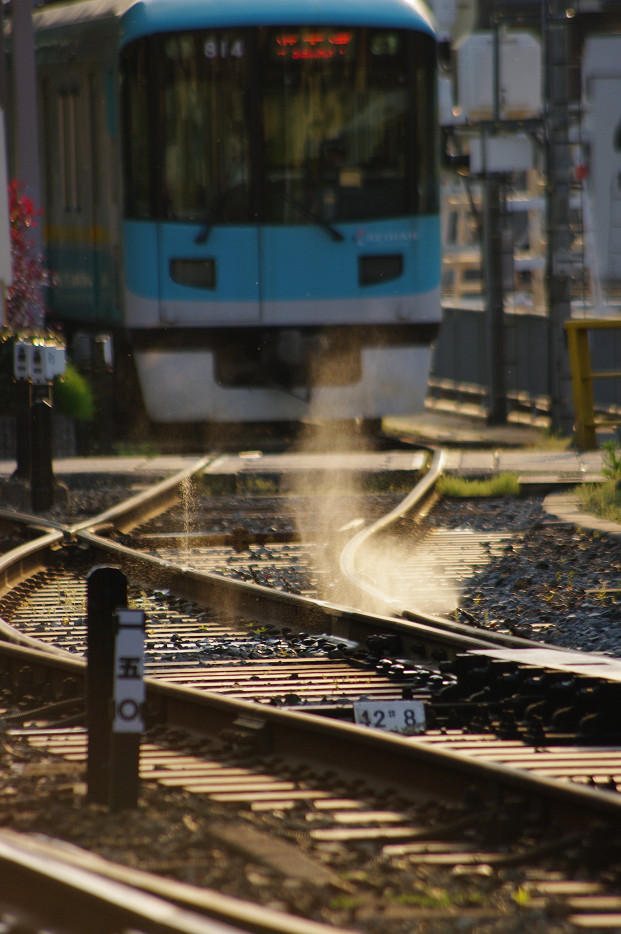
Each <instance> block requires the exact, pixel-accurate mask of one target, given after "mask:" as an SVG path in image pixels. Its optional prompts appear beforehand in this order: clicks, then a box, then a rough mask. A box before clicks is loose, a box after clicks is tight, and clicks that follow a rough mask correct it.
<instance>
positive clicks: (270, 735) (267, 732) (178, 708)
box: [0, 643, 621, 829]
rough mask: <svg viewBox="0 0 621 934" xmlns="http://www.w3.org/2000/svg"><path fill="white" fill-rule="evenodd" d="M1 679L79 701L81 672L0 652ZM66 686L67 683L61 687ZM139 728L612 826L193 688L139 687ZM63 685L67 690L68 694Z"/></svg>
mask: <svg viewBox="0 0 621 934" xmlns="http://www.w3.org/2000/svg"><path fill="white" fill-rule="evenodd" d="M0 658H1V659H2V662H3V666H4V674H5V676H6V675H7V674H9V672H10V673H12V675H13V677H15V678H17V677H19V674H20V672H21V671H22V670H23V669H24V668H26V669H28V670H29V671H30V672H31V673H33V674H34V677H35V678H37V679H38V680H39V681H41V682H43V681H44V680H45V681H48V682H56V683H59V682H60V683H61V684H62V685H63V688H64V690H65V691H69V692H70V691H74V692H75V691H76V689H77V690H78V691H79V690H80V689H81V687H83V684H84V679H85V677H86V662H84V661H82V660H76V659H64V658H60V657H57V656H51V655H46V654H45V653H43V652H37V651H34V650H32V649H28V648H25V647H21V646H13V645H9V644H6V643H0ZM63 676H65V677H64V679H63ZM145 683H146V713H145V716H146V719H147V722H148V723H149V724H150V725H152V726H165V727H169V728H173V729H180V730H183V731H187V732H189V733H193V734H194V735H202V736H208V737H210V738H212V739H213V738H217V737H218V736H220V734H224V735H227V734H228V733H230V731H231V730H234V731H237V732H240V731H241V732H242V733H246V734H247V736H248V737H249V740H250V741H251V742H252V743H254V744H256V745H257V748H260V751H261V754H262V755H267V756H274V757H285V756H286V757H288V758H290V759H291V758H293V759H295V760H297V761H300V762H304V763H309V764H312V765H313V766H314V767H316V768H323V769H327V768H329V769H333V770H334V769H338V770H340V771H342V772H343V773H345V774H349V775H351V776H352V777H353V776H355V777H356V778H357V779H362V780H364V781H366V782H367V783H369V784H370V785H372V786H373V787H376V788H383V789H391V790H393V791H394V789H395V788H396V789H398V790H399V791H400V792H401V793H402V794H403V795H404V796H405V797H411V796H412V795H414V797H417V796H419V795H420V794H421V793H425V794H430V795H433V796H434V797H435V798H443V799H445V800H448V801H455V800H457V801H461V800H462V799H463V794H464V790H465V789H466V788H467V789H469V790H470V791H472V792H473V793H476V794H479V795H480V796H481V799H482V800H484V801H485V800H487V801H494V802H495V803H500V802H502V801H503V800H504V799H512V798H514V797H515V795H516V794H517V795H522V796H524V798H527V799H529V800H530V801H531V802H532V801H533V800H535V801H537V802H538V804H539V806H540V807H541V808H545V814H546V819H549V820H550V821H551V822H552V821H558V822H559V824H563V825H570V826H572V827H574V829H575V828H578V827H581V826H587V825H590V824H591V823H592V822H593V820H606V821H619V819H620V818H621V796H619V795H613V794H605V793H602V792H600V791H596V790H592V789H590V788H585V787H578V786H575V785H567V784H561V783H559V782H555V781H554V780H551V779H547V778H542V777H540V776H536V775H532V774H529V773H526V772H522V771H519V770H517V769H514V768H511V767H510V766H505V765H501V764H494V763H491V764H490V763H488V762H484V761H480V760H476V759H472V758H471V757H469V756H467V755H464V754H462V753H458V752H454V751H450V750H445V749H438V748H437V747H436V746H432V745H424V744H423V743H420V742H412V741H411V740H409V739H408V737H405V736H400V735H397V734H391V733H385V732H383V731H381V730H370V729H368V728H367V727H362V726H356V725H353V724H349V723H343V722H341V721H335V720H326V719H324V718H321V717H317V716H314V715H312V714H305V713H299V712H296V711H290V710H279V709H277V708H272V707H266V706H261V707H257V705H256V704H253V703H251V702H249V701H242V700H235V699H232V698H229V697H223V696H222V695H219V694H212V693H206V692H203V691H199V690H196V689H195V688H191V687H182V686H178V685H172V684H167V683H166V682H165V681H162V680H158V679H155V678H146V679H145ZM69 685H70V686H69Z"/></svg>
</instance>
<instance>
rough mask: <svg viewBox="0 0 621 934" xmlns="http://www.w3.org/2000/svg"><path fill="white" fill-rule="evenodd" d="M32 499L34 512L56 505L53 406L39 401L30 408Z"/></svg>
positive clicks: (45, 401) (41, 400)
mask: <svg viewBox="0 0 621 934" xmlns="http://www.w3.org/2000/svg"><path fill="white" fill-rule="evenodd" d="M30 499H31V505H32V511H33V512H45V511H46V510H48V509H51V508H52V506H53V505H54V471H53V469H52V404H51V402H50V401H49V400H48V399H37V401H36V402H33V404H32V406H31V408H30Z"/></svg>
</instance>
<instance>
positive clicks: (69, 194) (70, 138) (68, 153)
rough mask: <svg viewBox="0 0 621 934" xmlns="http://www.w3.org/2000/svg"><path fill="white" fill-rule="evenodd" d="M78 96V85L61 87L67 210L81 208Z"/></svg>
mask: <svg viewBox="0 0 621 934" xmlns="http://www.w3.org/2000/svg"><path fill="white" fill-rule="evenodd" d="M78 97H79V92H78V89H77V88H76V87H69V88H61V90H60V92H59V95H58V127H59V133H58V141H59V157H60V190H61V203H62V206H63V209H64V210H65V211H79V210H80V191H79V176H78V133H77V110H78Z"/></svg>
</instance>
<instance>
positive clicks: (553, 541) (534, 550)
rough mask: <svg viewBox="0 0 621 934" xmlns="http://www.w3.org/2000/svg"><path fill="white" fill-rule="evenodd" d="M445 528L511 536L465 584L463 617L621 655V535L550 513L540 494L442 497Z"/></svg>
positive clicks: (437, 515)
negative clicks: (483, 498)
mask: <svg viewBox="0 0 621 934" xmlns="http://www.w3.org/2000/svg"><path fill="white" fill-rule="evenodd" d="M433 520H434V522H436V523H437V524H441V525H443V526H445V527H460V528H475V529H477V530H489V531H500V530H502V529H506V528H508V529H511V530H514V531H515V533H516V537H515V539H514V541H513V542H512V543H511V544H509V545H507V546H506V548H505V550H504V553H503V554H502V555H501V556H500V557H498V558H493V559H491V560H490V562H489V564H488V565H487V566H486V567H485V568H484V569H483V570H482V571H481V572H480V573H478V574H476V575H475V576H474V577H472V578H470V579H469V581H468V582H467V584H466V586H465V587H464V589H463V594H462V599H461V605H460V616H459V618H461V619H462V620H464V621H475V622H476V623H477V624H478V625H487V626H489V627H490V628H494V629H499V630H506V629H508V630H509V631H510V632H512V633H513V634H515V635H518V636H522V637H524V638H527V639H536V640H539V641H542V642H546V643H548V644H550V645H556V646H561V647H563V648H570V649H580V650H582V651H587V652H599V653H604V654H606V655H612V656H619V657H621V602H620V600H619V596H620V593H621V590H620V588H621V580H620V573H619V569H620V568H621V539H620V538H614V537H611V536H606V535H601V534H599V533H597V532H591V531H587V530H584V529H581V528H575V527H574V526H568V525H564V524H562V523H559V522H557V521H556V520H554V519H552V518H551V517H550V516H549V515H548V514H547V513H546V512H545V511H544V509H543V506H542V499H540V498H527V499H508V500H504V499H498V500H486V501H484V502H478V501H471V502H467V501H466V502H464V501H459V500H444V501H443V502H442V503H441V504H440V506H439V507H438V509H437V510H436V511H435V512H434V515H433Z"/></svg>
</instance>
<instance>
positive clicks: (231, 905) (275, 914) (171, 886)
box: [0, 830, 352, 934]
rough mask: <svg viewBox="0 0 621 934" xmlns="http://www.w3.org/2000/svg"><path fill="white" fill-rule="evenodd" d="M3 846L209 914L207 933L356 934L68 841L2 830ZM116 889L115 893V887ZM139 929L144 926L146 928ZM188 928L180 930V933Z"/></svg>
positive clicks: (81, 933)
mask: <svg viewBox="0 0 621 934" xmlns="http://www.w3.org/2000/svg"><path fill="white" fill-rule="evenodd" d="M3 848H4V849H7V850H8V853H7V855H8V856H9V857H10V852H11V850H9V849H8V848H11V849H12V850H13V851H15V850H17V851H19V854H20V859H21V855H22V854H24V856H26V857H28V859H30V858H33V859H35V860H37V861H45V863H52V864H54V865H57V866H65V867H69V869H71V868H73V867H76V868H78V869H83V870H85V871H87V872H88V873H90V874H94V875H95V876H96V877H97V878H99V879H108V880H110V882H111V883H124V885H125V886H130V887H131V895H130V897H133V895H134V893H135V892H136V891H143V892H146V893H148V894H150V895H155V896H158V899H165V900H166V901H167V902H171V903H174V904H175V905H177V906H179V907H181V908H183V909H185V910H186V911H191V912H197V913H199V914H200V915H201V918H202V919H204V917H205V916H207V917H208V918H211V919H213V921H215V922H218V923H217V924H212V925H211V926H207V927H205V934H220V932H221V934H235V932H236V931H238V930H241V931H244V932H248V931H251V932H253V934H352V932H350V931H348V930H345V929H344V928H340V927H335V926H334V925H324V924H321V923H320V922H317V921H311V920H308V919H306V918H301V917H297V916H294V915H287V914H284V913H283V912H282V911H277V910H275V909H272V908H266V907H264V906H263V905H259V904H256V903H255V902H244V901H241V899H239V898H235V897H233V896H230V895H223V894H221V893H220V892H215V891H213V890H212V889H204V888H198V887H196V886H193V885H189V884H188V883H186V882H178V881H176V880H174V879H168V878H165V877H162V876H157V875H154V874H153V873H151V872H146V871H145V870H143V869H135V868H134V867H132V866H120V865H118V864H117V863H113V862H111V861H110V860H108V859H104V858H103V857H101V856H97V855H95V854H93V853H90V852H89V851H88V850H84V849H82V848H81V847H77V846H73V845H71V844H68V843H66V842H63V843H61V844H60V845H59V844H57V843H56V842H55V841H54V840H52V839H45V838H41V837H37V838H36V839H35V838H33V837H30V836H27V835H24V834H19V833H16V832H15V831H11V830H0V852H2V849H3ZM111 891H116V886H115V889H112V890H111ZM123 894H124V893H123ZM224 925H226V927H224ZM231 925H234V927H231ZM83 930H84V929H81V930H80V932H79V934H83ZM89 930H90V929H89ZM140 930H144V928H143V927H141V928H140ZM183 930H184V929H183V928H179V931H180V932H181V931H183ZM197 934H198V932H197Z"/></svg>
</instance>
